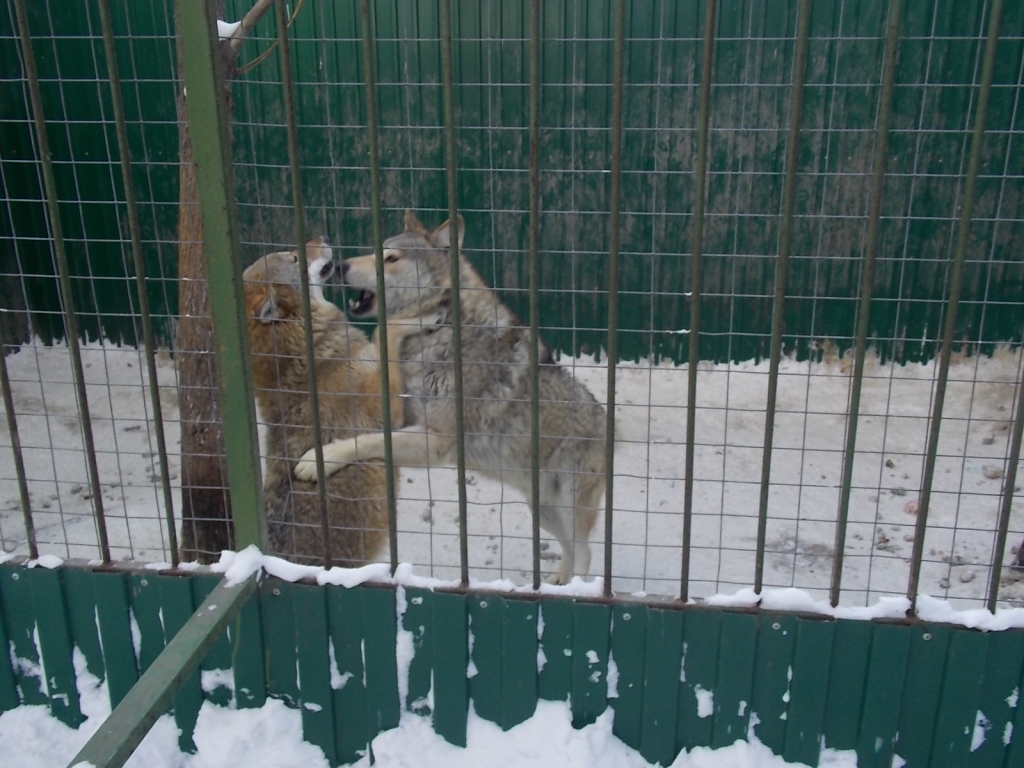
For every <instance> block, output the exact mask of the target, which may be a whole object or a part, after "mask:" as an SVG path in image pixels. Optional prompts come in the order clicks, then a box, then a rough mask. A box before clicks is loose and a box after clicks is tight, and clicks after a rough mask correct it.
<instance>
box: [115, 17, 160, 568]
mask: <svg viewBox="0 0 1024 768" xmlns="http://www.w3.org/2000/svg"><path fill="white" fill-rule="evenodd" d="M99 9H100V25H101V26H102V28H103V49H104V52H105V54H106V57H107V75H108V77H109V78H110V101H111V105H112V106H113V110H114V126H115V128H116V130H117V151H118V154H119V155H120V156H121V179H122V181H123V183H124V202H125V208H126V209H127V213H128V232H129V234H130V236H131V241H132V260H133V263H134V264H135V291H136V293H137V294H138V297H139V317H140V319H141V321H142V340H143V344H144V345H145V348H146V370H147V372H148V373H149V404H150V407H151V408H152V409H153V431H154V432H155V433H156V451H157V456H158V458H159V461H160V486H161V489H162V490H163V497H164V510H165V511H166V513H167V514H166V520H167V543H168V547H169V548H170V550H171V565H172V566H174V567H175V568H176V567H177V566H178V533H177V531H176V530H175V525H174V497H173V494H172V493H171V476H170V468H169V464H168V461H167V441H166V439H165V437H164V415H163V406H162V405H161V404H160V381H159V379H158V378H157V372H156V353H155V348H154V342H153V322H152V319H151V316H150V310H149V293H148V291H147V290H146V258H145V256H144V255H143V253H142V229H141V227H140V226H139V208H138V204H137V202H136V198H135V182H134V180H133V179H132V157H131V148H130V147H129V146H128V129H127V127H126V125H125V119H124V99H123V98H122V95H121V76H120V74H119V73H118V69H117V50H116V48H115V46H114V25H113V22H112V21H111V17H110V0H99Z"/></svg>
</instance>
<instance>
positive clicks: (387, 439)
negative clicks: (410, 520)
mask: <svg viewBox="0 0 1024 768" xmlns="http://www.w3.org/2000/svg"><path fill="white" fill-rule="evenodd" d="M361 8H362V20H363V71H364V72H365V75H366V138H367V141H368V144H369V150H370V211H371V214H372V216H373V252H374V255H375V260H376V266H377V341H378V344H379V345H380V354H379V357H380V397H381V404H382V408H381V416H382V419H383V421H384V473H385V479H386V482H387V504H388V544H389V546H390V549H391V552H390V554H391V573H392V574H393V573H394V572H395V571H396V570H397V569H398V511H397V508H396V506H395V504H396V502H395V466H394V462H393V460H392V457H391V377H390V375H389V373H390V372H389V370H388V362H389V360H390V359H391V358H390V354H391V351H390V350H389V349H388V332H387V323H388V305H387V297H386V296H385V294H386V293H387V292H386V291H385V290H384V227H383V225H382V222H381V202H380V201H381V192H380V149H379V148H378V146H377V138H378V137H377V131H378V129H377V80H376V76H375V74H374V67H373V48H374V45H373V41H374V35H373V18H372V15H371V14H370V0H362V2H361ZM398 351H399V350H397V349H396V350H395V354H398Z"/></svg>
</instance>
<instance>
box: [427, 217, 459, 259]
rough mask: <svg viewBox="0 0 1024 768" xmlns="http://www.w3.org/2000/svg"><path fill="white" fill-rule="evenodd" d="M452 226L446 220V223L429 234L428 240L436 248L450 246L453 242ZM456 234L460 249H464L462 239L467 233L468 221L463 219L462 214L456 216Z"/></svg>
mask: <svg viewBox="0 0 1024 768" xmlns="http://www.w3.org/2000/svg"><path fill="white" fill-rule="evenodd" d="M451 230H452V227H451V222H448V221H446V222H445V223H444V224H442V225H441V226H439V227H438V228H437V229H435V230H434V231H433V232H431V233H430V234H429V235H427V240H428V241H429V242H430V244H431V245H432V246H434V247H435V248H442V249H444V248H450V247H451V244H452V231H451ZM455 230H456V236H457V237H458V238H459V250H460V251H461V250H462V240H463V238H464V237H465V235H466V222H465V221H463V220H462V214H459V216H458V217H457V218H456V224H455Z"/></svg>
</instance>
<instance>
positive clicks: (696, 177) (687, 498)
mask: <svg viewBox="0 0 1024 768" xmlns="http://www.w3.org/2000/svg"><path fill="white" fill-rule="evenodd" d="M717 11H718V2H717V0H708V6H707V10H706V12H705V16H704V56H703V59H702V60H701V76H700V116H699V118H698V125H697V167H696V168H695V169H694V172H693V183H694V187H695V193H694V208H693V263H692V265H691V266H692V271H691V277H690V353H689V359H688V367H687V371H686V373H687V379H686V471H685V474H684V477H683V563H682V574H681V576H680V579H679V599H680V600H682V601H684V602H685V601H686V600H688V599H689V596H690V531H691V530H692V528H693V464H694V454H695V448H696V440H697V431H696V430H697V364H698V363H699V362H700V292H701V287H702V282H703V277H702V267H703V264H702V262H703V256H704V206H705V202H706V201H705V199H704V198H705V197H706V189H707V165H708V123H709V122H710V115H711V76H712V66H713V65H714V57H715V15H716V13H717Z"/></svg>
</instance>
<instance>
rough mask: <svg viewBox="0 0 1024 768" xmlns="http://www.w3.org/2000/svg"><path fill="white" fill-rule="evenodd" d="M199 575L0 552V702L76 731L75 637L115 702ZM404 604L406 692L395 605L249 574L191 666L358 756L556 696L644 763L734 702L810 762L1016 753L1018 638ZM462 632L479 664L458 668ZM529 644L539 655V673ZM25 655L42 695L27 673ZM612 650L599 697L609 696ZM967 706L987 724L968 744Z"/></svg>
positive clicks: (183, 606) (454, 734) (185, 727)
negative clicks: (388, 733) (411, 719)
mask: <svg viewBox="0 0 1024 768" xmlns="http://www.w3.org/2000/svg"><path fill="white" fill-rule="evenodd" d="M216 582H217V577H215V576H212V575H192V576H187V575H166V574H159V575H158V574H156V573H155V572H153V571H148V572H147V571H143V572H130V573H115V572H106V573H104V572H97V571H89V570H84V569H80V568H74V567H64V568H60V569H57V570H46V569H43V568H34V569H27V568H24V567H22V566H19V565H4V566H0V646H2V647H4V648H8V647H9V648H10V655H9V657H8V655H7V654H0V712H2V711H5V710H7V709H10V708H12V707H14V706H17V705H18V703H19V702H23V703H26V704H48V705H49V706H50V707H51V709H52V711H53V714H54V715H55V716H56V717H58V718H60V719H61V720H63V721H64V722H66V723H68V724H69V725H72V726H75V725H77V724H79V723H80V722H81V721H82V719H83V718H82V714H81V712H80V710H79V705H78V693H77V690H76V686H75V672H74V666H73V664H72V648H73V647H77V648H78V649H79V650H80V651H81V652H82V654H83V656H84V658H85V660H86V662H87V665H88V671H89V672H90V673H92V674H93V675H96V676H97V677H99V678H101V679H105V680H106V681H107V683H108V686H109V691H110V695H111V699H112V703H115V704H116V702H118V701H120V699H121V698H122V697H123V696H124V695H125V693H126V692H127V691H128V689H129V688H130V687H131V686H132V684H133V683H134V682H135V680H136V679H137V678H138V676H139V674H140V673H141V672H142V671H145V669H146V668H147V667H148V665H149V664H151V663H152V662H153V660H154V659H155V658H156V656H157V654H159V652H160V651H161V650H162V649H163V646H164V644H165V643H166V642H167V641H168V640H169V639H170V638H171V637H172V636H173V635H174V633H175V632H176V631H177V629H178V628H179V627H180V626H181V625H182V624H184V622H185V621H186V620H187V619H188V616H189V615H190V614H191V612H192V611H193V610H194V608H195V606H198V605H199V604H200V603H201V602H202V600H203V599H204V598H205V597H206V595H207V594H208V593H209V592H210V590H211V589H212V588H213V586H214V585H215V584H216ZM403 597H404V600H405V606H406V608H405V612H404V614H402V616H401V626H402V629H403V630H406V631H409V632H411V633H412V634H413V647H414V651H415V655H414V657H413V659H412V662H411V664H410V667H409V672H408V679H409V689H408V696H407V700H406V702H405V703H402V702H400V701H399V693H398V674H399V672H398V666H397V662H396V653H395V647H396V635H397V628H398V624H397V622H396V616H397V615H398V613H399V611H398V604H397V600H396V593H395V591H394V589H391V588H386V587H385V588H378V587H369V586H364V587H357V588H354V589H344V588H341V587H316V586H308V585H303V584H290V583H287V582H282V581H279V580H277V579H273V578H266V579H264V580H263V582H262V583H261V585H260V588H259V593H258V596H256V597H254V598H253V599H252V600H251V601H250V602H249V603H248V604H247V605H246V606H245V607H244V608H243V610H242V613H241V614H240V616H239V618H238V619H237V620H236V621H235V623H234V624H233V625H232V626H230V627H229V629H228V630H227V632H226V633H225V635H224V637H222V638H221V639H220V640H219V641H218V643H217V645H215V646H214V648H213V650H212V651H211V652H210V654H209V656H208V657H207V658H206V660H205V661H204V662H203V665H202V669H204V670H207V669H233V671H234V681H235V684H234V688H235V691H236V704H237V706H239V707H242V708H245V707H259V706H261V705H262V704H263V702H264V701H265V699H266V697H267V696H272V697H277V698H280V699H283V700H284V701H285V702H287V703H288V704H289V705H290V706H293V707H296V708H300V707H301V711H302V722H303V730H304V734H305V737H306V739H307V740H308V741H310V742H312V743H313V744H316V745H317V746H319V747H320V748H321V749H323V750H324V752H325V754H326V755H327V756H328V758H329V759H330V760H331V763H332V764H343V763H347V762H351V761H353V760H355V759H356V758H357V756H358V753H359V751H361V750H365V749H366V746H367V743H368V741H369V740H371V739H372V738H373V737H374V736H375V735H376V734H377V733H379V732H381V731H383V730H386V729H388V728H392V727H394V726H395V725H397V724H398V720H399V713H400V709H401V708H403V707H405V708H406V709H410V710H412V709H413V707H415V711H416V712H417V713H418V714H420V715H424V716H430V717H432V719H433V723H434V728H435V730H436V731H437V732H438V733H439V734H441V735H442V736H444V737H445V738H446V739H448V740H449V741H451V742H453V743H455V744H464V743H465V739H466V715H467V712H468V707H469V702H470V700H472V705H473V708H474V709H475V711H476V713H477V714H478V715H479V716H481V717H483V718H485V719H487V720H490V721H492V722H495V723H497V724H498V725H500V726H502V727H503V728H506V729H507V728H510V727H512V726H514V725H516V724H517V723H520V722H522V721H523V720H525V719H527V718H528V717H529V716H530V715H531V714H532V713H533V711H534V707H535V705H536V702H537V700H538V699H551V700H557V701H565V700H568V701H569V703H570V705H571V709H572V713H573V716H574V720H575V722H576V723H577V724H579V725H583V724H586V723H589V722H593V721H594V720H595V719H596V718H597V716H598V715H599V714H600V713H601V712H603V711H604V710H605V709H606V707H608V706H611V707H612V708H614V710H615V726H614V730H615V733H616V735H618V736H619V738H621V739H622V740H623V741H624V742H625V743H627V744H629V745H631V746H633V747H635V748H637V749H638V750H639V751H640V752H641V753H642V754H643V755H644V756H645V757H646V758H647V759H648V760H650V761H651V762H660V763H661V764H662V765H667V764H668V763H670V762H671V761H672V759H673V758H674V757H675V755H676V754H677V753H678V752H679V750H680V749H683V748H686V749H690V748H692V747H695V746H713V747H720V746H726V745H728V744H731V743H732V742H733V741H735V740H736V739H737V738H743V737H744V736H745V735H746V733H747V729H748V727H749V725H750V723H751V717H752V716H753V715H756V716H757V719H758V723H757V724H756V725H755V726H754V732H755V733H756V734H757V737H758V738H759V739H760V740H761V741H762V742H764V743H765V744H767V745H768V746H769V747H771V749H772V750H773V751H774V752H775V753H777V754H780V755H782V756H784V757H785V758H786V759H787V760H793V761H801V762H805V763H807V764H809V765H812V766H813V765H817V761H818V755H819V751H820V749H821V745H822V740H823V739H824V743H825V744H826V745H827V746H829V747H832V748H837V749H856V750H857V753H858V761H859V762H858V764H859V765H860V766H886V767H888V766H889V765H890V764H891V761H892V756H893V754H894V753H895V754H898V755H900V756H901V757H903V758H904V759H905V760H907V765H908V766H909V767H910V768H917V767H918V766H928V765H935V766H940V765H941V766H954V765H967V766H1019V765H1022V764H1024V736H1021V734H1024V707H1019V708H1018V707H1016V701H1017V698H1018V697H1017V695H1016V693H1019V690H1020V686H1021V674H1022V667H1024V632H1020V631H1015V630H1009V631H1005V632H993V633H989V634H985V633H981V632H975V631H972V630H966V629H963V628H951V627H946V626H931V625H925V624H914V625H907V624H896V623H879V622H864V621H832V620H823V619H815V618H805V617H800V616H793V615H784V614H772V613H749V612H730V611H724V610H719V609H706V608H686V609H683V610H679V609H678V608H677V607H674V606H669V605H666V606H664V607H661V606H658V605H640V604H626V603H619V604H615V605H606V604H600V603H594V602H588V601H585V600H573V599H564V598H561V599H560V598H542V599H536V598H532V597H514V596H500V595H492V594H477V595H469V596H466V595H459V594H446V593H439V592H430V591H427V590H422V589H412V588H408V589H405V590H404V595H403ZM133 619H134V622H135V623H136V624H137V626H138V633H139V637H138V652H136V649H135V647H134V646H133V638H132V628H131V623H132V620H133ZM538 620H542V622H543V623H542V627H543V630H542V632H541V633H540V636H539V637H538V631H537V630H538ZM470 628H471V631H472V634H473V640H474V642H473V652H472V661H473V663H474V664H475V666H476V669H477V674H476V675H474V676H473V677H471V678H467V676H466V672H467V666H468V661H469V654H468V650H467V649H468V633H469V631H470ZM37 632H38V634H36V633H37ZM34 637H38V642H36V641H35V640H34V639H33V638H34ZM538 647H539V648H541V649H542V650H543V652H544V657H545V658H546V663H545V664H544V665H543V668H542V669H541V670H540V671H539V672H538V669H537V667H538V654H537V651H538ZM40 654H41V655H42V661H43V663H44V664H45V668H46V674H47V684H46V687H44V686H43V685H41V681H40V680H39V678H38V677H35V676H33V675H32V674H30V673H29V672H28V671H29V670H31V669H32V667H33V665H35V664H37V663H38V662H39V660H40ZM332 655H333V658H334V660H335V662H336V664H337V672H339V673H341V674H342V675H344V674H345V673H346V672H350V673H352V676H351V678H349V679H348V682H347V683H346V684H345V685H343V686H341V687H339V688H332V683H331V680H332V675H331V667H330V664H331V662H330V659H331V657H332ZM595 657H596V661H594V659H595ZM14 659H22V660H25V661H26V662H28V663H27V664H12V661H13V660H14ZM612 662H614V667H615V668H616V669H617V671H618V681H617V686H616V687H617V691H618V697H617V698H612V699H608V697H607V694H608V683H607V680H606V675H607V673H608V669H609V666H610V664H611V663H612ZM595 673H596V674H595ZM364 675H365V677H364ZM364 679H365V685H364V683H363V681H364ZM300 680H301V684H300V682H299V681H300ZM431 685H433V692H434V695H433V710H431V709H430V706H429V705H428V704H426V702H427V701H428V699H427V693H428V691H429V690H430V688H431ZM701 689H703V690H704V691H710V692H712V694H713V704H714V708H713V709H714V711H713V713H712V714H710V715H709V716H706V717H701V716H700V713H699V711H698V706H697V696H696V691H698V690H701ZM204 696H205V697H206V698H210V699H212V700H213V701H214V702H215V703H218V704H222V705H225V704H228V703H229V702H230V700H231V697H230V692H229V691H228V690H227V689H225V688H219V689H215V690H214V691H213V692H211V693H209V694H204V693H203V691H202V688H201V686H200V682H199V676H198V673H197V674H195V675H193V677H192V679H191V680H190V681H189V682H188V683H187V684H186V686H185V688H184V689H183V690H182V692H181V693H180V694H179V696H178V698H177V699H176V702H175V705H174V717H175V720H176V722H177V724H178V726H179V727H180V728H181V730H182V735H181V740H180V743H181V746H182V748H183V749H194V745H193V744H192V732H193V729H194V726H195V723H196V718H197V717H198V712H199V707H200V706H201V704H202V701H203V698H204ZM303 705H311V706H303ZM978 713H982V714H983V715H984V718H985V719H986V720H987V722H988V723H989V726H988V727H987V728H986V729H985V731H984V733H985V739H984V741H983V742H982V743H981V744H980V746H978V747H977V748H975V749H973V750H972V749H971V747H972V737H973V735H974V729H975V725H976V722H978V721H977V717H978ZM1007 734H1010V735H1012V737H1013V738H1009V739H1007V738H1005V736H1006V735H1007Z"/></svg>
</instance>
